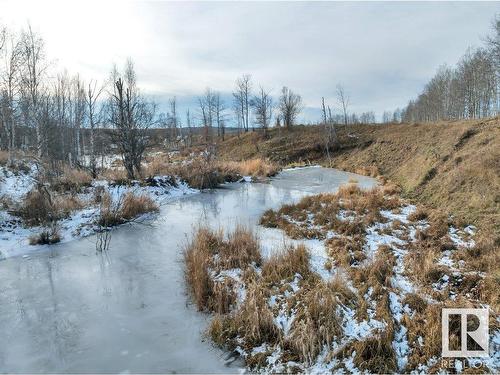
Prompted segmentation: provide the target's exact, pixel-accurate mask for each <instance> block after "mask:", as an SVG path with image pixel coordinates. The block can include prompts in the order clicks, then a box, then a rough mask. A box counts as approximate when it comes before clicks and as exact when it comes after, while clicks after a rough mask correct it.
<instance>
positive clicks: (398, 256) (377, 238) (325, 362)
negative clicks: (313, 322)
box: [240, 205, 500, 374]
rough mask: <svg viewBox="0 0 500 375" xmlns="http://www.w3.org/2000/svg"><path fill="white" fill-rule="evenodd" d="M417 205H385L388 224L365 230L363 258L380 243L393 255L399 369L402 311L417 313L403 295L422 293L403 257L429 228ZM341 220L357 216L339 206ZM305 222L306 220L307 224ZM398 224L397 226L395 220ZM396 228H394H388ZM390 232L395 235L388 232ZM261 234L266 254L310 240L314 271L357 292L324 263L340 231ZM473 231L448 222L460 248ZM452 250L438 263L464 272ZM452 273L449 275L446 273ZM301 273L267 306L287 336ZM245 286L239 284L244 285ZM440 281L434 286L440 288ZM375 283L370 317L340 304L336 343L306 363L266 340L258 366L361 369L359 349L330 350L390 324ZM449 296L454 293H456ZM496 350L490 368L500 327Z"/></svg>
mask: <svg viewBox="0 0 500 375" xmlns="http://www.w3.org/2000/svg"><path fill="white" fill-rule="evenodd" d="M415 210H416V207H415V206H413V205H404V206H402V207H400V208H399V209H398V210H393V211H389V210H383V211H381V215H382V216H383V217H384V219H385V220H384V221H385V222H384V223H375V224H373V225H371V226H369V227H367V228H366V233H365V245H364V247H363V250H364V252H365V254H366V255H367V259H366V260H365V262H370V261H373V259H374V258H375V256H376V254H377V252H378V249H379V247H380V246H382V245H385V246H388V247H389V248H390V249H391V250H392V252H393V254H394V257H395V266H394V268H393V275H392V277H391V289H390V292H389V309H390V312H391V314H392V319H393V322H392V323H393V324H394V330H395V331H394V338H393V341H392V343H391V345H392V348H393V349H394V352H395V355H396V362H397V369H398V371H405V368H406V366H407V363H408V359H409V356H410V355H411V352H412V348H411V347H410V343H409V341H408V329H407V327H405V325H404V321H405V320H404V319H403V317H404V315H408V316H410V317H411V316H413V314H414V311H412V310H411V309H410V307H409V306H408V305H406V304H404V303H403V300H404V298H405V296H406V295H407V294H409V293H416V292H419V287H418V286H417V285H414V284H413V282H412V281H411V280H410V278H409V277H408V275H407V273H406V270H405V262H404V259H405V256H406V255H407V254H408V249H407V246H408V244H409V241H415V234H416V232H417V231H418V230H425V229H426V228H427V227H428V226H429V224H428V223H427V221H425V220H422V221H420V222H418V223H411V222H410V221H409V220H408V216H409V215H410V214H412V213H413V212H415ZM337 218H338V219H339V220H345V221H350V220H353V213H351V212H346V211H343V210H341V211H340V212H339V214H338V216H337ZM287 219H288V221H289V222H291V223H293V220H292V219H291V218H287ZM313 219H314V218H313V216H312V214H311V213H308V215H307V219H306V220H305V225H309V228H310V229H314V228H312V227H311V225H312V224H311V223H312V222H313V221H314V220H313ZM395 222H399V223H400V224H402V227H400V228H399V229H394V225H395ZM303 224H304V223H303ZM396 227H398V225H396ZM391 228H392V231H391V230H390V229H391ZM387 233H392V234H387ZM257 234H258V237H259V240H260V244H261V251H262V255H263V257H264V258H268V257H270V256H271V255H272V254H274V253H275V252H277V251H281V249H283V248H284V247H286V246H290V245H297V244H299V243H303V244H305V245H306V247H307V249H308V251H309V254H310V268H311V270H312V271H314V272H316V273H317V274H318V275H320V276H321V278H322V279H323V280H325V281H328V280H332V279H333V278H334V277H340V278H341V279H342V280H343V281H345V283H346V285H348V287H349V288H350V289H351V290H353V291H356V289H355V287H354V286H353V285H352V282H351V280H350V279H349V276H348V275H347V274H346V272H345V271H344V270H343V269H341V268H336V267H332V268H331V269H330V267H328V268H329V269H328V270H327V269H326V268H327V267H326V265H327V263H328V264H331V263H330V262H331V258H330V257H329V255H328V252H327V246H326V240H327V239H329V238H332V237H335V236H337V234H336V233H334V232H332V231H330V232H328V233H326V235H325V236H324V237H325V239H324V240H323V239H322V240H320V239H301V240H294V239H291V238H289V237H288V236H287V235H286V234H284V232H283V231H282V230H280V229H276V228H264V227H261V226H258V227H257ZM474 234H475V228H474V227H472V226H469V227H466V228H464V229H457V228H453V227H450V231H449V236H450V238H451V240H452V241H453V242H454V244H455V246H456V247H457V248H460V247H472V246H474V240H473V238H472V237H473V236H474ZM452 256H453V250H446V251H443V253H442V255H441V258H440V259H438V263H439V264H440V265H443V266H446V267H448V268H449V269H450V270H453V272H454V275H455V277H460V275H461V274H460V272H459V270H458V269H457V268H455V266H456V265H455V264H454V262H453V260H452ZM443 277H444V278H446V277H448V276H447V275H445V276H443ZM299 281H300V275H296V277H295V279H294V280H293V281H292V282H290V283H289V285H288V287H286V288H281V289H280V290H283V289H284V290H285V292H282V294H281V293H278V294H274V295H272V296H271V297H270V298H269V300H268V305H269V307H270V308H271V309H272V310H273V311H274V323H275V325H276V326H277V327H278V328H279V329H280V330H281V331H282V332H283V334H284V336H285V337H286V335H287V334H288V333H289V332H290V329H291V327H292V325H293V323H294V321H295V320H296V311H295V310H293V309H291V310H290V309H288V308H287V302H286V301H287V299H288V298H290V296H293V295H294V294H295V293H297V291H298V290H299V289H300V286H299V285H300V282H299ZM448 282H449V280H443V283H444V285H439V289H440V290H442V289H444V287H445V286H447V285H448ZM240 287H241V286H240ZM437 287H438V286H436V288H437ZM372 292H373V291H372V288H371V287H370V288H369V290H368V292H367V293H366V294H365V296H364V297H365V300H366V301H367V305H368V308H367V317H366V319H365V320H360V319H358V318H357V316H356V310H355V308H351V307H348V306H345V305H343V304H339V306H338V309H337V313H336V316H337V318H339V317H341V320H342V324H341V326H342V332H343V334H342V335H341V337H337V338H335V339H334V341H333V342H331V343H330V346H329V347H328V346H327V345H325V347H324V349H323V350H322V352H321V353H320V354H319V355H318V356H317V358H316V359H315V360H313V361H312V362H311V363H309V364H308V365H305V364H304V363H295V362H287V363H284V362H283V360H282V357H281V354H282V349H281V348H280V347H277V348H274V349H273V348H270V347H269V346H268V345H266V344H263V345H261V346H259V347H255V348H253V349H252V352H251V353H253V354H255V353H266V354H267V355H268V357H267V362H266V363H267V365H266V366H265V368H263V369H260V370H261V371H263V372H283V371H287V369H294V368H295V369H297V368H299V369H301V371H305V372H310V373H313V374H315V373H325V372H332V371H340V372H343V371H347V372H348V373H361V372H362V371H360V369H358V368H357V367H356V365H355V359H356V352H355V351H354V352H352V354H351V355H350V356H348V357H346V358H341V359H339V358H336V356H335V355H331V354H332V352H334V353H335V352H340V350H342V348H344V347H346V345H348V344H349V343H352V342H353V341H359V340H364V339H366V338H368V337H372V336H373V335H376V334H378V332H380V331H383V330H384V329H385V327H386V326H387V322H385V321H380V320H377V319H376V318H375V316H376V313H375V311H376V307H377V304H376V301H375V300H374V299H372ZM423 296H424V297H425V299H426V300H427V301H428V302H429V303H435V301H434V300H433V299H432V298H430V297H428V296H427V295H426V294H425V293H424V294H423ZM450 298H452V299H453V298H454V296H453V294H451V295H450ZM417 342H418V343H419V344H420V345H421V346H422V345H423V343H424V338H422V337H419V338H418V340H417ZM491 345H492V348H491V349H492V353H496V354H494V355H493V357H492V358H490V359H488V360H486V361H485V362H484V363H485V364H486V365H487V366H488V367H489V368H490V369H498V366H499V364H500V357H499V356H500V354H498V353H500V351H499V349H500V331H496V332H494V334H493V340H492V344H491ZM240 351H241V354H242V355H243V356H244V357H245V356H247V355H248V353H247V352H245V351H244V350H243V349H241V348H240ZM437 361H438V359H437V358H435V357H433V358H431V359H429V361H428V362H427V363H424V364H421V365H420V367H419V368H418V371H419V372H425V371H427V370H428V369H429V368H430V367H431V366H434V365H435V364H436V363H437Z"/></svg>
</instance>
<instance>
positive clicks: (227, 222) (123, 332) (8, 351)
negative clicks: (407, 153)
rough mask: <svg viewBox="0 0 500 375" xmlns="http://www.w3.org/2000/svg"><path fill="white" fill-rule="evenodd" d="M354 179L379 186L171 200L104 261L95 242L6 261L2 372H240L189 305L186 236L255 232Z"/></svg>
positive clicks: (0, 300)
mask: <svg viewBox="0 0 500 375" xmlns="http://www.w3.org/2000/svg"><path fill="white" fill-rule="evenodd" d="M352 177H355V178H356V179H357V180H358V183H359V185H360V186H361V187H370V186H373V185H374V184H375V180H374V179H371V178H368V177H363V176H358V175H353V174H351V173H345V172H341V171H337V170H333V169H324V168H319V167H318V168H314V167H311V168H299V169H294V170H286V171H283V172H282V173H280V174H279V175H278V176H277V177H276V178H274V179H273V180H272V181H271V182H269V183H253V184H248V183H234V184H227V185H225V186H224V187H222V188H221V189H217V190H214V191H211V192H205V193H201V194H194V195H188V196H185V197H183V198H179V199H178V200H175V201H172V202H169V203H168V204H166V205H164V206H162V207H161V211H160V213H159V215H157V216H155V218H154V219H153V220H151V221H149V222H148V223H146V224H147V225H142V224H132V225H124V226H121V227H119V228H117V229H116V230H114V231H113V233H112V240H111V247H110V249H109V250H108V251H107V252H106V253H104V254H96V251H95V246H94V241H95V238H94V237H93V236H90V237H86V238H81V239H78V240H75V241H71V242H67V243H62V244H59V245H52V246H47V247H44V248H41V249H40V251H38V252H36V253H30V254H29V256H27V257H22V256H18V257H12V258H8V259H5V260H2V261H0V327H1V335H0V372H2V373H5V372H22V373H38V372H51V373H57V372H84V373H89V372H91V373H106V372H132V373H159V372H161V373H164V372H181V373H186V372H188V373H189V372H198V373H199V372H205V373H206V372H208V373H214V372H217V373H220V372H230V373H234V372H238V371H239V366H240V365H241V364H240V363H238V362H233V363H232V364H230V365H228V364H227V361H226V355H227V354H226V353H224V352H223V351H221V350H219V349H217V348H214V347H213V346H212V345H211V344H210V342H209V341H208V340H206V339H204V337H203V332H204V330H205V328H206V325H207V321H208V315H205V314H202V313H199V312H197V311H196V308H195V307H194V306H192V305H191V304H190V303H189V298H188V296H187V295H186V291H185V290H186V289H185V285H184V278H183V264H182V247H183V245H184V244H185V243H186V240H187V237H188V236H189V235H190V234H191V232H192V229H193V227H194V226H196V225H197V224H198V223H204V222H206V223H209V224H210V225H211V226H213V227H216V228H217V227H222V228H225V229H227V230H229V229H231V228H233V227H234V226H235V225H236V224H237V223H240V224H244V225H251V226H253V225H255V224H256V223H257V222H258V220H259V218H260V216H261V214H262V213H263V212H264V211H265V210H266V209H269V208H278V207H279V206H281V205H282V204H284V203H293V202H296V201H298V200H299V199H300V198H302V197H304V196H305V195H308V194H316V193H319V192H331V191H335V190H336V189H337V188H338V187H339V186H340V185H342V184H344V183H347V182H348V180H349V178H352ZM259 233H261V234H263V233H264V231H259ZM265 241H266V245H267V247H269V245H270V244H269V241H271V239H269V238H266V239H265ZM274 241H280V239H277V238H274Z"/></svg>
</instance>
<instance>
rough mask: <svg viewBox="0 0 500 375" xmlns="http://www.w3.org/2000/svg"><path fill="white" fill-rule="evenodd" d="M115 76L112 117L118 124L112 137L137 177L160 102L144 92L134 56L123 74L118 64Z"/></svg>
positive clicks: (110, 109) (131, 173)
mask: <svg viewBox="0 0 500 375" xmlns="http://www.w3.org/2000/svg"><path fill="white" fill-rule="evenodd" d="M112 79H113V89H112V92H111V95H110V102H109V121H110V123H111V124H112V125H113V126H114V128H115V131H114V132H112V137H113V140H114V141H115V142H116V143H117V145H118V148H119V150H120V153H121V155H122V160H123V165H124V167H125V170H126V171H127V175H128V177H129V178H130V179H134V178H135V176H136V175H137V174H139V175H140V173H141V163H142V159H143V156H144V152H145V151H146V148H147V147H148V145H149V140H148V136H147V129H149V128H150V127H151V126H152V125H153V124H154V122H155V112H156V105H155V104H154V103H152V102H148V101H147V100H146V99H145V98H144V97H143V96H142V95H141V94H140V92H139V89H138V88H137V83H136V75H135V71H134V66H133V63H132V61H131V60H130V59H129V60H127V63H126V67H125V71H124V73H123V75H120V74H119V73H118V71H117V70H116V68H115V69H114V70H113V72H112Z"/></svg>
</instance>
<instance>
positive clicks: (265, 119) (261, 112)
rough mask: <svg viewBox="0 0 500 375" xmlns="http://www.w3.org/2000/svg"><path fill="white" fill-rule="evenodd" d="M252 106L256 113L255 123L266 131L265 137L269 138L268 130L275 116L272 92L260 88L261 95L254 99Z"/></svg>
mask: <svg viewBox="0 0 500 375" xmlns="http://www.w3.org/2000/svg"><path fill="white" fill-rule="evenodd" d="M251 104H252V107H253V110H254V112H255V122H256V123H257V125H259V126H260V127H261V128H262V129H263V130H264V136H266V137H267V129H268V128H269V126H270V125H271V119H272V116H273V98H272V97H271V95H270V92H269V91H266V90H264V88H262V87H260V90H259V94H258V95H255V96H254V97H253V99H252V101H251Z"/></svg>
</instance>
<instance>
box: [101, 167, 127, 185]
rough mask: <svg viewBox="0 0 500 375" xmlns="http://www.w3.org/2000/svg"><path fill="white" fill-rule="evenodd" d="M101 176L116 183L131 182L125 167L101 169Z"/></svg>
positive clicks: (125, 183) (124, 183)
mask: <svg viewBox="0 0 500 375" xmlns="http://www.w3.org/2000/svg"><path fill="white" fill-rule="evenodd" d="M99 178H100V179H102V180H106V181H111V183H113V184H115V185H128V184H129V182H130V181H129V179H128V176H127V171H126V170H125V169H124V168H106V169H104V170H103V171H101V173H100V174H99Z"/></svg>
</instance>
